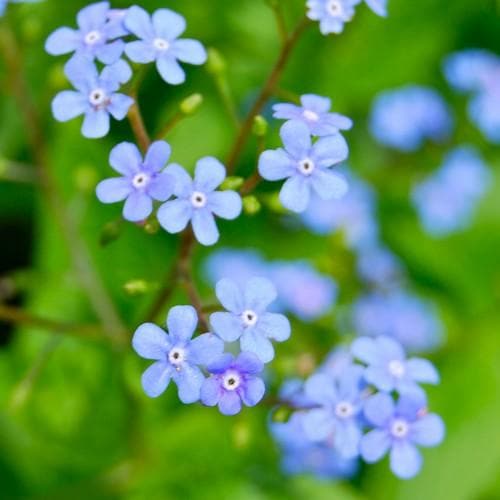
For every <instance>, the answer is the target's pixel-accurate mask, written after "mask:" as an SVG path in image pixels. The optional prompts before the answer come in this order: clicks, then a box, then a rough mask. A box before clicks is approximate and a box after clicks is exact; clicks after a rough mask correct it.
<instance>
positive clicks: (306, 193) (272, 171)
mask: <svg viewBox="0 0 500 500" xmlns="http://www.w3.org/2000/svg"><path fill="white" fill-rule="evenodd" d="M280 134H281V139H282V140H283V144H284V146H285V149H282V148H280V149H276V150H272V151H271V150H269V151H264V153H262V155H261V156H260V159H259V173H260V175H261V176H262V177H263V178H264V179H267V180H269V181H277V180H281V179H287V181H286V182H285V184H284V185H283V187H282V189H281V192H280V200H281V203H282V204H283V206H284V207H286V208H288V209H289V210H292V211H294V212H303V211H304V210H305V209H306V208H307V206H308V204H309V200H310V198H311V192H314V193H316V194H317V195H318V196H319V197H320V198H321V199H326V200H328V199H332V198H341V197H342V196H344V195H345V194H346V192H347V189H348V188H347V183H346V181H345V180H344V179H343V178H342V177H341V176H340V175H338V174H335V173H333V172H332V171H331V170H330V168H329V167H332V166H333V165H336V164H338V163H340V162H342V161H344V160H345V159H346V158H347V156H348V153H349V150H348V147H347V143H346V141H345V139H344V138H343V137H342V136H341V135H340V134H336V135H333V136H329V137H323V138H321V139H319V140H318V141H317V142H316V143H314V144H312V142H311V136H310V134H309V128H308V127H307V125H305V124H304V123H302V122H298V121H289V122H286V123H285V124H284V125H283V127H282V128H281V133H280Z"/></svg>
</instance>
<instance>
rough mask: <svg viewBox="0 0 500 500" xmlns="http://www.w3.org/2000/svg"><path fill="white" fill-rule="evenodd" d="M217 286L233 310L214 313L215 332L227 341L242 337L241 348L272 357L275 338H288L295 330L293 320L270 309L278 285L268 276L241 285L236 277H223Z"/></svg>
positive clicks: (264, 357)
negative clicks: (291, 323) (238, 284)
mask: <svg viewBox="0 0 500 500" xmlns="http://www.w3.org/2000/svg"><path fill="white" fill-rule="evenodd" d="M215 290H216V294H217V298H218V299H219V300H220V302H221V304H222V305H223V306H224V307H225V308H226V309H227V311H229V312H215V313H213V314H212V315H211V316H210V323H211V325H212V328H213V330H214V332H215V333H216V334H217V335H218V336H219V337H221V338H222V339H223V340H224V341H225V342H234V341H236V340H240V345H241V350H242V351H248V352H252V353H254V354H256V355H257V357H258V358H259V359H260V360H261V361H262V362H263V363H268V362H269V361H271V360H272V359H273V358H274V348H273V345H272V343H271V340H275V341H277V342H284V341H285V340H288V338H289V337H290V333H291V328H290V322H289V321H288V319H287V318H286V317H285V316H283V314H278V313H271V312H268V311H267V308H268V306H269V305H270V304H271V303H272V302H274V300H275V299H276V297H277V292H276V288H275V287H274V285H273V284H272V283H271V282H270V281H269V280H268V279H265V278H252V279H251V280H250V281H248V283H247V284H246V285H245V287H244V288H243V289H241V288H240V287H238V286H237V285H236V283H235V282H234V281H231V280H230V279H223V280H221V281H219V282H218V283H217V286H216V289H215ZM270 339H271V340H270Z"/></svg>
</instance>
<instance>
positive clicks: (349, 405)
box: [303, 365, 363, 458]
mask: <svg viewBox="0 0 500 500" xmlns="http://www.w3.org/2000/svg"><path fill="white" fill-rule="evenodd" d="M362 375H363V369H362V368H361V366H356V365H350V366H349V367H347V368H346V369H345V370H344V371H343V373H342V374H341V375H340V376H339V377H338V378H332V377H330V376H328V375H326V374H323V373H318V374H315V375H313V376H312V377H310V378H309V379H308V380H307V381H306V383H305V386H304V393H305V396H306V398H307V399H308V400H309V401H310V402H311V403H313V404H314V405H315V406H316V408H313V409H310V410H307V412H306V413H305V415H304V418H303V425H304V430H305V433H306V435H307V436H308V437H309V439H311V440H312V441H315V442H321V441H326V440H328V439H332V440H333V441H332V442H333V447H334V448H335V450H336V451H337V452H338V453H339V455H340V456H341V457H343V458H354V457H355V456H357V455H358V454H359V441H360V439H361V426H360V419H359V414H360V412H361V410H362V408H363V406H362V388H363V380H362Z"/></svg>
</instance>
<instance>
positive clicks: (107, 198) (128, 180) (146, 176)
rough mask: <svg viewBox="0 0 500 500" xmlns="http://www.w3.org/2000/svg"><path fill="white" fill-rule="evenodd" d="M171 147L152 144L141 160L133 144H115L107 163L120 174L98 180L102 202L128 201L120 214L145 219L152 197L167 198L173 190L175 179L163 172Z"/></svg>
mask: <svg viewBox="0 0 500 500" xmlns="http://www.w3.org/2000/svg"><path fill="white" fill-rule="evenodd" d="M170 153H171V149H170V146H169V145H168V144H167V143H166V142H165V141H157V142H154V143H153V144H151V146H150V147H149V149H148V152H147V154H146V157H145V159H144V161H143V159H142V155H141V153H140V151H139V149H138V148H137V146H136V145H135V144H131V143H130V142H122V143H121V144H118V146H115V147H114V148H113V149H112V151H111V154H110V156H109V162H110V164H111V166H112V167H113V169H114V170H116V171H117V172H118V173H119V174H122V177H114V178H112V179H106V180H104V181H102V182H100V183H99V184H98V186H97V189H96V193H97V198H99V200H100V201H101V202H102V203H116V202H118V201H123V200H125V199H126V200H127V201H126V202H125V205H124V207H123V217H124V218H125V219H126V220H129V221H132V222H139V221H143V220H145V219H147V218H148V217H149V215H150V214H151V212H152V211H153V200H158V201H166V200H168V198H170V196H172V194H173V191H174V178H173V177H172V176H170V175H169V174H166V173H162V172H161V171H162V170H163V168H164V167H165V165H166V163H167V161H168V159H169V158H170Z"/></svg>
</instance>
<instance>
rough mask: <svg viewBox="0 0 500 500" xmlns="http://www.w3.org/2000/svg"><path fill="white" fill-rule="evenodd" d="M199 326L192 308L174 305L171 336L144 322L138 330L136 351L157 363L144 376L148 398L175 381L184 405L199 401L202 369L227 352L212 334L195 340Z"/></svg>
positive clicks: (170, 318) (135, 337) (169, 321)
mask: <svg viewBox="0 0 500 500" xmlns="http://www.w3.org/2000/svg"><path fill="white" fill-rule="evenodd" d="M197 324H198V316H197V315H196V311H195V309H194V308H193V307H191V306H175V307H173V308H172V309H170V311H169V313H168V316H167V328H168V332H169V333H168V334H167V333H165V332H164V331H163V330H162V329H161V328H159V327H158V326H156V325H154V324H152V323H145V324H143V325H141V326H140V327H139V328H138V329H137V330H136V332H135V333H134V337H133V339H132V345H133V347H134V349H135V351H136V352H137V354H139V356H141V357H143V358H145V359H152V360H154V361H155V363H154V364H152V365H151V366H150V367H149V368H148V369H147V370H146V371H145V372H144V374H143V376H142V386H143V388H144V391H145V392H146V394H147V395H148V396H150V397H152V398H155V397H158V396H160V395H161V394H162V393H163V392H164V391H165V389H166V388H167V387H168V384H169V383H170V380H171V379H172V380H173V381H174V382H175V384H176V385H177V388H178V391H179V399H180V400H181V401H182V402H183V403H194V402H195V401H198V399H199V398H200V388H201V386H202V383H203V380H204V377H203V373H202V371H201V370H200V368H199V366H200V365H201V366H205V365H207V364H209V363H211V362H213V361H214V360H215V359H217V358H218V357H219V356H220V355H221V354H222V352H223V350H224V343H223V342H222V340H220V339H219V338H218V337H216V336H215V335H213V334H211V333H205V334H203V335H199V336H198V337H196V338H194V339H192V336H193V333H194V331H195V329H196V325H197Z"/></svg>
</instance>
